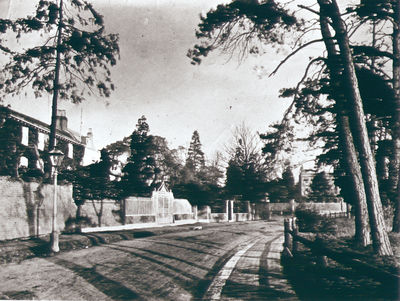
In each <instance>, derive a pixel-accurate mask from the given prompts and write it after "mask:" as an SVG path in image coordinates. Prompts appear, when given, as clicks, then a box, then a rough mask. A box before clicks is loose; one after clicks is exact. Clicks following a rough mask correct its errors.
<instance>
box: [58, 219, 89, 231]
mask: <svg viewBox="0 0 400 301" xmlns="http://www.w3.org/2000/svg"><path fill="white" fill-rule="evenodd" d="M93 226H95V224H94V223H93V222H92V220H91V219H90V218H89V217H88V216H80V217H78V218H73V217H69V218H68V219H67V220H66V221H65V230H64V232H65V233H79V232H81V229H82V228H84V227H93Z"/></svg>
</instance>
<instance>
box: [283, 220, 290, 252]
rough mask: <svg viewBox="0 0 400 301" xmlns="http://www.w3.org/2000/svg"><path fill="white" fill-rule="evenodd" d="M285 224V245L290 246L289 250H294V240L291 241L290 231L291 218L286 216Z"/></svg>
mask: <svg viewBox="0 0 400 301" xmlns="http://www.w3.org/2000/svg"><path fill="white" fill-rule="evenodd" d="M283 226H284V229H285V242H284V244H283V246H284V247H286V248H288V249H289V251H291V250H292V241H291V234H290V233H289V231H291V230H292V229H291V220H290V219H289V218H285V220H284V221H283Z"/></svg>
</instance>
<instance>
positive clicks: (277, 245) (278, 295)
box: [202, 233, 297, 300]
mask: <svg viewBox="0 0 400 301" xmlns="http://www.w3.org/2000/svg"><path fill="white" fill-rule="evenodd" d="M282 243H283V233H279V235H274V236H271V235H268V236H265V237H261V238H257V239H252V240H251V241H248V242H247V243H246V244H242V245H241V246H240V247H239V248H237V249H236V252H235V253H234V254H231V256H230V257H229V258H228V259H226V260H225V263H224V264H223V265H222V266H221V267H220V269H219V271H217V272H215V276H214V277H213V279H212V280H211V282H210V284H209V286H208V288H207V290H206V291H205V293H204V295H203V297H202V299H203V300H265V299H274V300H297V297H296V295H295V293H294V292H293V290H292V289H291V287H290V285H289V284H288V282H287V280H286V279H285V278H284V277H283V274H282V267H281V265H280V252H281V251H282Z"/></svg>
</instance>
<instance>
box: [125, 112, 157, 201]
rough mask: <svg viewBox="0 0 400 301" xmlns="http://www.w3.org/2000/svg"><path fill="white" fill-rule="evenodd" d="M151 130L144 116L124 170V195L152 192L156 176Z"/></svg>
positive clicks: (133, 137)
mask: <svg viewBox="0 0 400 301" xmlns="http://www.w3.org/2000/svg"><path fill="white" fill-rule="evenodd" d="M149 130H150V129H149V125H148V124H147V120H146V117H145V116H142V117H141V118H139V119H138V123H137V124H136V129H135V130H134V131H133V133H132V135H131V145H130V157H129V159H128V162H127V164H126V165H125V167H124V168H123V173H124V174H123V177H122V180H121V188H122V190H123V193H124V195H127V196H129V195H132V194H148V193H150V192H151V184H152V183H153V179H154V176H155V157H154V153H153V151H152V148H153V144H152V139H151V137H150V136H149V135H148V132H149Z"/></svg>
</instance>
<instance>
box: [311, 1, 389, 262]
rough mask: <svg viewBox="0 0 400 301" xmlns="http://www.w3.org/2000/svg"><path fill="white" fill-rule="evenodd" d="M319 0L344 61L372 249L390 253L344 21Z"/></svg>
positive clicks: (335, 9) (332, 6) (332, 5)
mask: <svg viewBox="0 0 400 301" xmlns="http://www.w3.org/2000/svg"><path fill="white" fill-rule="evenodd" d="M318 3H319V5H320V7H321V8H323V11H324V12H329V17H330V18H331V20H332V27H333V28H334V30H335V32H336V35H335V39H336V41H337V43H338V46H339V49H340V56H341V61H342V62H343V68H344V69H343V84H344V87H345V89H346V90H345V91H346V92H347V97H348V100H349V102H350V106H351V109H352V116H351V117H352V118H351V120H350V121H351V123H352V128H351V129H352V131H353V133H354V134H353V137H354V138H355V141H356V144H355V145H356V148H357V150H358V152H359V157H360V165H361V172H362V175H363V180H364V187H365V192H366V195H367V206H368V213H369V221H370V227H371V234H372V244H373V247H374V251H375V253H376V254H379V255H382V256H383V255H393V251H392V248H391V245H390V241H389V237H388V234H387V232H386V226H385V221H384V218H383V210H382V203H381V199H380V195H379V188H378V181H377V177H376V170H375V162H374V158H373V154H372V151H371V146H370V143H369V139H368V131H367V127H366V124H365V115H364V109H363V106H362V99H361V95H360V91H359V88H358V80H357V76H356V72H355V68H354V63H353V57H352V54H351V50H350V46H349V38H348V36H347V31H346V28H345V24H344V22H343V20H342V19H341V15H340V11H339V7H338V5H337V3H336V0H332V2H330V1H328V0H318Z"/></svg>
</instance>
